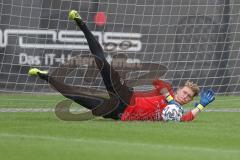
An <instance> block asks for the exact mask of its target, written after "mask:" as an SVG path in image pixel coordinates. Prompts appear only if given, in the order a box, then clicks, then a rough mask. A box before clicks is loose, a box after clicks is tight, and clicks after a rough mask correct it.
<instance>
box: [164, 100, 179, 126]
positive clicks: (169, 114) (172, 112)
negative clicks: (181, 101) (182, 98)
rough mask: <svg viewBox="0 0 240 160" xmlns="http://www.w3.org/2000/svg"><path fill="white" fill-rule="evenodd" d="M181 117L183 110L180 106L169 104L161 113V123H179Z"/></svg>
mask: <svg viewBox="0 0 240 160" xmlns="http://www.w3.org/2000/svg"><path fill="white" fill-rule="evenodd" d="M182 115H183V108H182V107H181V106H180V105H176V104H169V105H167V106H166V107H165V108H164V109H163V111H162V118H163V121H165V122H167V121H176V122H180V120H181V117H182Z"/></svg>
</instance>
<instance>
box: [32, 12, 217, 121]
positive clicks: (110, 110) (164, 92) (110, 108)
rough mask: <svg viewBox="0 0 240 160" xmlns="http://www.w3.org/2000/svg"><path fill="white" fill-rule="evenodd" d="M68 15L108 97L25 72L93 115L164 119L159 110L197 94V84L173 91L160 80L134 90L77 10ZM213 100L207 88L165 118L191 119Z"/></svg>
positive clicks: (43, 74) (44, 73) (36, 71)
mask: <svg viewBox="0 0 240 160" xmlns="http://www.w3.org/2000/svg"><path fill="white" fill-rule="evenodd" d="M69 18H70V19H71V20H75V22H76V24H77V25H78V26H79V28H80V29H81V30H82V31H83V33H84V35H85V37H86V39H87V42H88V45H89V48H90V51H91V53H92V54H93V55H94V60H95V62H96V64H97V67H98V69H99V70H100V73H101V76H102V78H103V82H104V84H105V86H106V90H107V92H108V94H109V98H103V97H98V96H92V95H87V94H84V93H81V91H79V90H76V87H74V86H70V85H66V84H64V83H63V82H60V81H58V80H56V79H54V78H53V77H51V76H50V75H48V71H41V70H39V69H37V68H32V69H30V70H29V72H28V74H29V75H30V76H39V77H40V78H41V79H43V80H46V81H47V82H48V83H49V84H51V85H52V86H53V87H54V88H55V89H56V90H58V91H59V92H60V93H61V94H62V95H63V96H65V97H66V98H69V99H71V100H73V101H75V102H76V103H78V104H80V105H81V106H83V107H85V108H87V109H89V110H91V111H92V113H93V115H95V116H102V117H104V118H112V119H115V120H122V121H130V120H152V121H160V120H163V116H162V111H163V110H164V108H165V107H166V106H167V105H168V104H175V105H177V106H178V107H179V108H180V110H181V108H182V107H181V105H184V104H187V103H189V102H190V101H192V100H193V97H194V96H196V95H198V92H199V87H198V86H197V84H195V83H193V82H190V81H187V82H186V83H185V84H184V85H183V86H181V87H180V88H179V89H178V90H177V92H176V93H175V94H174V92H173V90H172V87H171V85H170V84H169V83H167V82H165V81H162V80H155V81H153V85H154V87H155V89H153V90H151V91H142V92H137V91H133V89H132V88H130V87H128V86H127V85H126V84H125V83H124V82H122V81H121V78H120V76H119V74H118V72H116V71H115V70H114V69H113V68H112V67H111V66H110V65H109V63H108V62H107V60H106V58H105V57H104V52H103V49H102V47H101V45H100V44H99V42H98V41H97V40H96V39H95V37H94V36H93V34H92V33H91V32H90V31H89V29H88V27H87V25H86V24H85V23H84V22H83V21H82V19H81V17H80V15H79V14H78V12H77V11H75V10H71V11H70V12H69ZM214 99H215V97H214V92H213V91H212V90H210V89H209V90H207V91H205V92H202V93H201V97H200V102H199V103H198V105H196V107H195V108H193V109H192V110H191V111H188V112H187V113H184V114H183V115H181V114H176V115H173V114H172V113H170V115H169V116H167V119H164V120H166V121H167V120H174V121H192V120H193V119H194V118H195V117H196V115H197V113H199V112H200V111H202V110H203V109H204V108H205V107H206V106H207V105H208V104H209V103H211V102H212V101H213V100H214ZM179 115H181V116H179ZM165 117H166V116H165Z"/></svg>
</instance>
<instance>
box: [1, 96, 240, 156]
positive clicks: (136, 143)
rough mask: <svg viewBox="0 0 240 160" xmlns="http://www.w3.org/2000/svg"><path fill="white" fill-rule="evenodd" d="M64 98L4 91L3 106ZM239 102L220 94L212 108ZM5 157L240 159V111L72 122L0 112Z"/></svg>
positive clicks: (48, 104)
mask: <svg viewBox="0 0 240 160" xmlns="http://www.w3.org/2000/svg"><path fill="white" fill-rule="evenodd" d="M62 99H64V98H63V97H62V96H58V95H30V94H29V95H26V94H14V95H12V94H0V109H3V108H5V109H6V108H20V109H21V108H54V107H55V105H56V103H58V102H59V101H61V100H62ZM239 104H240V97H238V96H235V97H234V96H230V97H223V96H219V97H217V99H216V101H215V103H214V104H212V105H210V106H209V108H208V109H220V110H221V109H230V110H231V109H235V110H238V109H239V110H240V105H239ZM188 107H189V106H188ZM0 159H1V160H15V159H16V160H26V159H34V160H38V159H44V160H55V159H56V160H61V159H67V160H73V159H74V160H76V159H82V160H89V159H94V160H95V159H104V160H108V159H109V160H113V159H129V160H133V159H138V160H141V159H142V160H146V159H149V160H150V159H163V160H164V159H178V160H179V159H184V160H186V159H204V160H208V159H216V160H220V159H224V160H226V159H231V160H234V159H236V160H239V159H240V112H204V113H201V114H200V115H199V116H198V118H197V119H196V120H195V121H193V122H190V123H174V122H169V123H163V122H120V121H112V120H105V119H101V118H98V119H93V120H89V121H78V122H76V121H75V122H69V121H68V122H67V121H62V120H59V119H58V118H57V117H56V116H55V114H54V112H34V113H32V112H0Z"/></svg>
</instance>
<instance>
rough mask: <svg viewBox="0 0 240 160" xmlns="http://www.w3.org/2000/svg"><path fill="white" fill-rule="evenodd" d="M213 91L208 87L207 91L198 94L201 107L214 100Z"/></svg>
mask: <svg viewBox="0 0 240 160" xmlns="http://www.w3.org/2000/svg"><path fill="white" fill-rule="evenodd" d="M214 95H215V94H214V92H213V90H211V89H208V90H207V91H203V92H201V94H200V104H201V105H202V106H203V107H206V106H207V105H208V104H209V103H211V102H212V101H214V100H215V96H214Z"/></svg>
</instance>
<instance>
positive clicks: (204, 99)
mask: <svg viewBox="0 0 240 160" xmlns="http://www.w3.org/2000/svg"><path fill="white" fill-rule="evenodd" d="M214 100H215V96H214V92H213V91H212V90H211V89H208V90H207V91H203V92H201V94H200V102H199V103H196V104H195V108H194V109H192V110H191V111H189V112H187V113H186V114H184V115H183V116H182V118H181V121H183V122H184V121H192V120H193V119H194V118H195V117H196V115H197V114H198V113H199V112H201V111H203V110H204V108H205V107H206V106H207V105H208V104H209V103H211V102H213V101H214Z"/></svg>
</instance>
